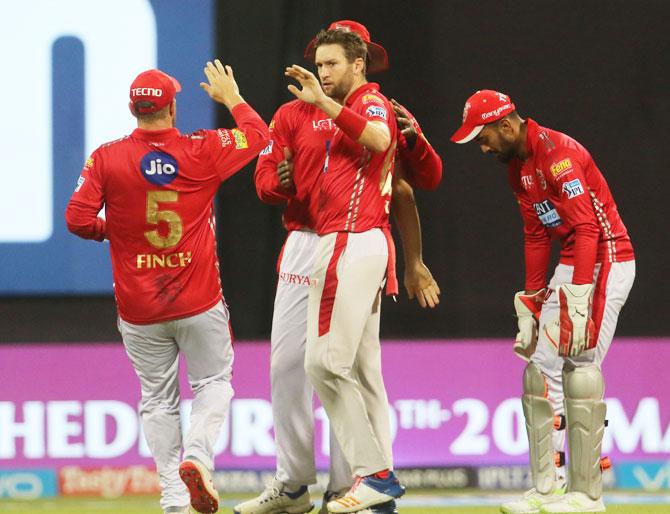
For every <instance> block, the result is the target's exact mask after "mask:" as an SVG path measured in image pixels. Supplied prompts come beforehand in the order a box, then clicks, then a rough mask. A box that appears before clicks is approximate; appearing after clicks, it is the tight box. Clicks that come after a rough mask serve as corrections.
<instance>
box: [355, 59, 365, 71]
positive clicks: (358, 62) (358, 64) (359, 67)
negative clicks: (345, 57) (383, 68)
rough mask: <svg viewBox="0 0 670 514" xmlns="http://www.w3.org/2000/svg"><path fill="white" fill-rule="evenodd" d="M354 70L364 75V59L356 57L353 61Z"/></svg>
mask: <svg viewBox="0 0 670 514" xmlns="http://www.w3.org/2000/svg"><path fill="white" fill-rule="evenodd" d="M354 70H355V71H356V72H358V73H360V74H362V75H365V59H363V58H362V57H356V59H354Z"/></svg>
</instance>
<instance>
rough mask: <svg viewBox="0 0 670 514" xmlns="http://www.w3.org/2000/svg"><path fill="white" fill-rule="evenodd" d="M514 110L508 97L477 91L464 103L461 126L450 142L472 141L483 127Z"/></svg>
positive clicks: (496, 93) (495, 92)
mask: <svg viewBox="0 0 670 514" xmlns="http://www.w3.org/2000/svg"><path fill="white" fill-rule="evenodd" d="M514 110H516V107H514V104H513V103H512V100H511V99H510V97H509V96H507V95H505V94H503V93H498V91H492V90H491V89H482V90H481V91H477V92H476V93H475V94H474V95H472V96H471V97H470V98H468V100H467V102H465V107H464V108H463V124H462V125H461V128H459V129H458V130H457V131H456V132H454V135H453V136H451V140H452V141H453V142H454V143H458V144H462V143H467V142H468V141H472V140H473V139H474V138H476V137H477V135H478V134H479V133H480V132H481V131H482V129H483V128H484V125H487V124H488V123H493V122H494V121H498V120H499V119H500V118H504V117H505V116H507V115H508V114H509V113H510V112H513V111H514Z"/></svg>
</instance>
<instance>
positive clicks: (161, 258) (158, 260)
mask: <svg viewBox="0 0 670 514" xmlns="http://www.w3.org/2000/svg"><path fill="white" fill-rule="evenodd" d="M151 258H152V260H153V267H154V268H156V267H158V266H160V267H161V268H164V267H165V255H156V254H155V253H154V254H152V255H151Z"/></svg>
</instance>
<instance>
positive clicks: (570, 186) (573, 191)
mask: <svg viewBox="0 0 670 514" xmlns="http://www.w3.org/2000/svg"><path fill="white" fill-rule="evenodd" d="M563 192H565V193H566V194H567V195H568V199H571V198H574V197H576V196H579V195H582V194H584V188H583V187H582V183H581V182H580V181H579V179H578V178H576V179H575V180H571V181H570V182H566V183H565V184H563Z"/></svg>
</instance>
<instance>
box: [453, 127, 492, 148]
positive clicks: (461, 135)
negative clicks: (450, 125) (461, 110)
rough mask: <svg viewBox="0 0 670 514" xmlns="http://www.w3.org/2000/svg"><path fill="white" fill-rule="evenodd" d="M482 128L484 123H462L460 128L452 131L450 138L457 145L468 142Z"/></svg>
mask: <svg viewBox="0 0 670 514" xmlns="http://www.w3.org/2000/svg"><path fill="white" fill-rule="evenodd" d="M483 128H484V125H475V126H474V127H472V126H469V125H462V126H461V128H459V129H458V130H457V131H456V132H454V135H453V136H451V140H452V141H453V142H454V143H456V144H459V145H462V144H464V143H469V142H470V141H472V140H473V139H474V138H476V137H477V136H478V135H479V133H480V132H481V131H482V129H483Z"/></svg>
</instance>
